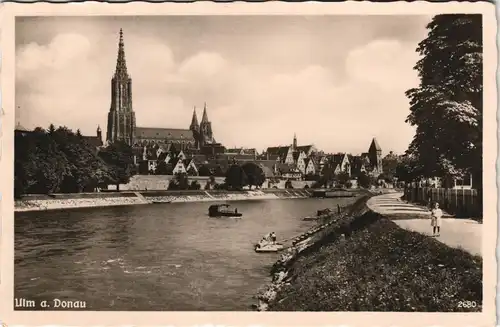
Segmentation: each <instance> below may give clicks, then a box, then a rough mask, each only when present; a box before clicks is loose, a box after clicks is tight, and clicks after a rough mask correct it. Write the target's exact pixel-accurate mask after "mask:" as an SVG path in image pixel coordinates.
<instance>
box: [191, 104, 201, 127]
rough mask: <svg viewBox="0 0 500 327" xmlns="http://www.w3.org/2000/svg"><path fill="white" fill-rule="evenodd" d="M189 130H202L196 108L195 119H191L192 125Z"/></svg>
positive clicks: (194, 111) (194, 110)
mask: <svg viewBox="0 0 500 327" xmlns="http://www.w3.org/2000/svg"><path fill="white" fill-rule="evenodd" d="M189 129H190V130H192V131H198V130H199V129H200V124H199V123H198V116H196V107H194V109H193V118H192V119H191V125H190V126H189Z"/></svg>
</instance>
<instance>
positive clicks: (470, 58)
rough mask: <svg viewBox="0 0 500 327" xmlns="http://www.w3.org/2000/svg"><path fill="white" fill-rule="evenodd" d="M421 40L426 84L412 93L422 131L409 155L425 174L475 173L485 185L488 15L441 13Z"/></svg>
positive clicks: (413, 117) (414, 120)
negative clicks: (484, 33)
mask: <svg viewBox="0 0 500 327" xmlns="http://www.w3.org/2000/svg"><path fill="white" fill-rule="evenodd" d="M427 28H428V30H429V32H428V36H427V38H426V39H424V40H423V41H422V42H420V43H419V46H418V48H417V52H418V53H419V54H420V55H422V59H420V60H419V61H418V62H417V64H416V66H415V69H416V70H417V71H418V73H419V76H420V80H421V81H420V86H419V87H417V88H413V89H411V90H408V91H407V92H406V95H407V96H408V97H409V99H410V115H409V116H408V118H407V120H406V121H407V122H408V123H410V124H411V125H412V126H416V134H415V137H414V138H413V141H412V142H411V144H410V146H409V148H408V151H407V155H409V156H411V157H412V160H415V165H414V166H413V168H412V169H411V173H412V174H416V173H418V174H419V175H420V176H422V177H432V176H441V177H444V176H455V177H459V176H462V175H464V174H465V173H467V172H470V173H472V175H473V181H475V182H477V184H478V185H477V188H478V192H481V188H482V171H481V169H482V111H483V109H482V106H483V104H482V93H483V84H482V76H483V73H482V70H483V67H482V66H483V64H482V60H483V59H482V52H483V51H482V17H481V15H480V14H477V15H475V14H453V15H437V16H435V17H434V18H433V20H432V21H431V22H430V23H429V24H428V26H427Z"/></svg>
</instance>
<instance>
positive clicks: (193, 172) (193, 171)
mask: <svg viewBox="0 0 500 327" xmlns="http://www.w3.org/2000/svg"><path fill="white" fill-rule="evenodd" d="M187 174H188V175H189V176H198V172H197V171H196V169H195V168H194V167H193V166H189V167H188V169H187Z"/></svg>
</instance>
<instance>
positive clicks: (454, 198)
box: [404, 187, 483, 218]
mask: <svg viewBox="0 0 500 327" xmlns="http://www.w3.org/2000/svg"><path fill="white" fill-rule="evenodd" d="M404 199H405V200H406V201H409V202H414V203H419V204H423V205H429V204H430V202H432V203H434V202H438V203H439V205H440V207H441V208H443V209H444V210H445V211H446V212H448V213H450V214H453V215H455V216H456V217H468V218H481V217H482V213H483V210H482V209H483V208H482V207H483V206H482V203H481V201H480V199H479V197H478V193H477V190H476V189H446V188H432V187H418V188H415V187H407V188H405V189H404Z"/></svg>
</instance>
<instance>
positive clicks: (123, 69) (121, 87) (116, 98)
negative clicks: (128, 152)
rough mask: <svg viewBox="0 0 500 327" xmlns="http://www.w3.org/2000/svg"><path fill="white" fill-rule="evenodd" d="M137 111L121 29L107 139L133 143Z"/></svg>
mask: <svg viewBox="0 0 500 327" xmlns="http://www.w3.org/2000/svg"><path fill="white" fill-rule="evenodd" d="M135 129H136V123H135V112H134V109H133V107H132V79H131V78H130V76H129V75H128V72H127V63H126V61H125V46H124V42H123V30H122V29H120V40H119V42H118V57H117V59H116V70H115V74H114V76H113V78H112V79H111V106H110V108H109V113H108V126H107V135H106V140H107V141H109V142H111V143H113V142H115V141H124V142H126V143H127V144H129V145H132V143H133V142H134V138H135Z"/></svg>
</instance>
